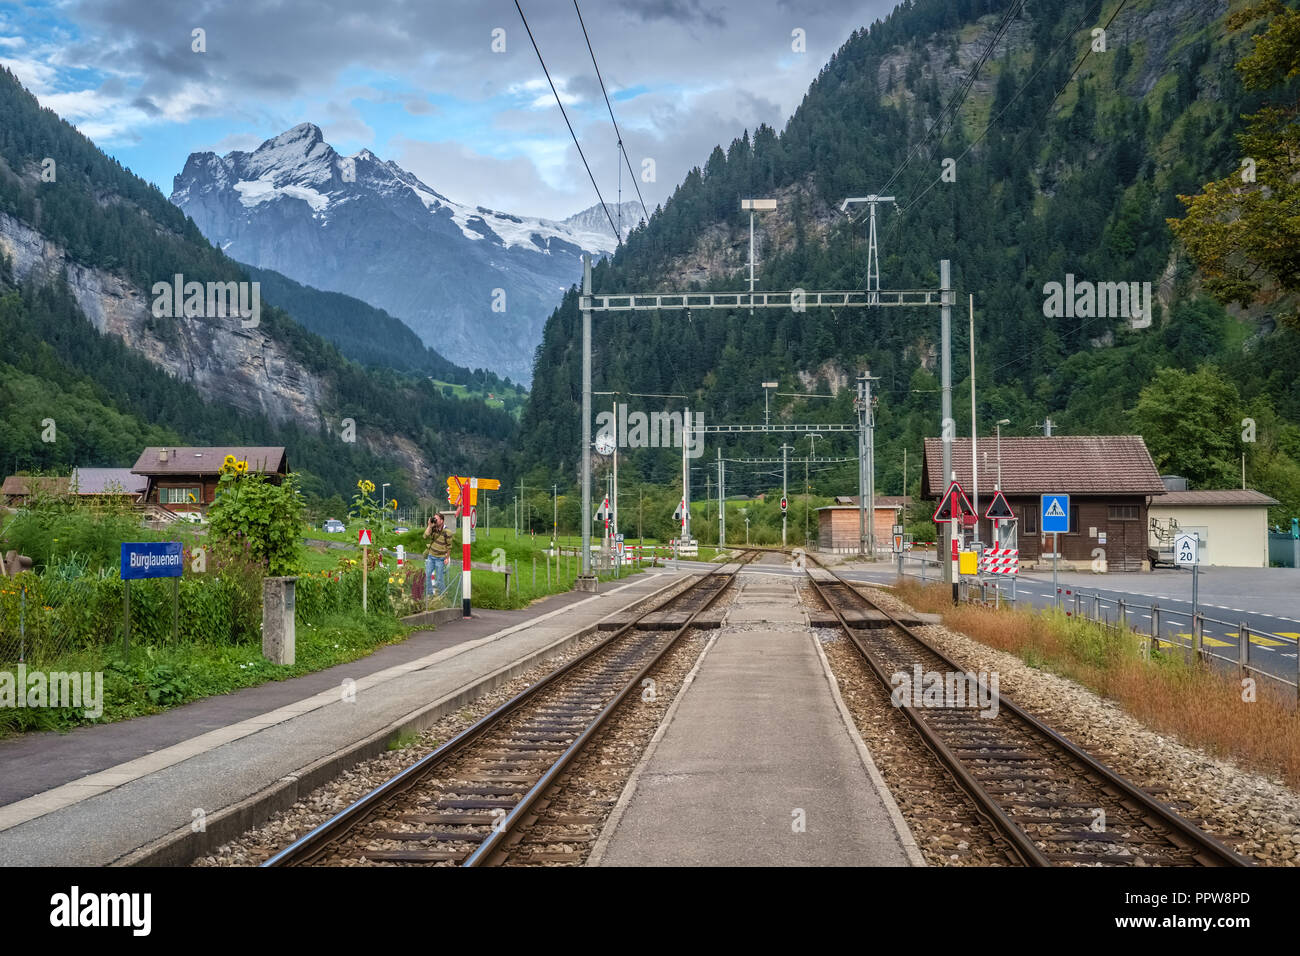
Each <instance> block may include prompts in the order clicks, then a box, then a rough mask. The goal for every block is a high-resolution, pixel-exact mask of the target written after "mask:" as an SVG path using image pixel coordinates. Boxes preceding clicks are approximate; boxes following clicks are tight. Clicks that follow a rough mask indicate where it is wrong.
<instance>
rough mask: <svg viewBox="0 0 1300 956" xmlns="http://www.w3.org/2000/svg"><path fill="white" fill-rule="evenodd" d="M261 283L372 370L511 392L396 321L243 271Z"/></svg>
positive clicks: (347, 300) (273, 276) (348, 299)
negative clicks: (430, 344)
mask: <svg viewBox="0 0 1300 956" xmlns="http://www.w3.org/2000/svg"><path fill="white" fill-rule="evenodd" d="M243 268H244V269H245V271H247V272H248V275H249V277H250V278H252V279H254V280H255V281H257V282H260V283H261V284H262V297H263V298H264V299H265V300H266V301H267V302H270V303H272V304H273V305H276V306H278V307H279V308H281V309H284V311H286V312H288V313H289V315H291V316H292V317H293V318H294V319H295V320H296V321H297V322H298V323H299V324H301V325H302V326H304V327H305V328H307V329H309V330H311V331H312V332H315V333H316V334H317V335H319V336H320V337H321V338H323V339H326V340H328V341H330V342H333V343H334V344H335V345H337V346H338V348H339V351H340V352H342V353H343V354H344V355H346V356H347V357H348V358H350V359H352V360H353V361H355V362H360V363H361V364H362V365H377V366H381V367H384V368H391V369H396V370H397V371H399V372H411V373H414V374H418V375H427V376H432V377H433V378H436V379H438V380H439V381H443V382H452V383H454V384H456V385H464V386H467V387H470V388H473V389H475V390H476V391H480V392H491V393H493V394H498V395H499V394H501V393H504V392H506V391H516V386H514V385H513V384H510V385H507V384H506V382H508V381H509V379H508V378H507V379H506V380H504V381H503V380H502V379H501V378H499V377H498V376H497V375H496V373H495V372H490V371H487V370H485V369H481V368H480V369H474V370H472V371H471V370H470V369H467V368H464V367H462V366H460V365H456V364H455V363H453V362H451V361H449V360H447V359H446V358H444V357H443V356H442V355H440V354H438V353H437V352H435V351H434V350H433V349H431V348H429V347H428V346H426V345H425V344H424V343H423V342H421V341H420V337H419V336H418V335H416V334H415V333H414V332H412V331H411V330H410V328H409V327H408V326H407V325H405V324H404V323H403V322H402V321H401V320H400V319H395V318H393V316H391V315H389V314H388V313H387V312H385V311H384V310H383V309H376V308H375V307H374V306H372V305H369V304H367V303H365V302H362V301H361V300H360V299H356V298H353V297H352V296H350V295H344V294H343V293H342V292H325V291H322V290H320V289H313V288H312V287H311V286H307V285H303V284H302V283H300V282H294V281H293V280H292V279H290V278H289V277H288V276H286V275H282V274H280V273H279V272H276V271H275V270H274V269H257V268H254V267H253V266H249V265H245V266H243Z"/></svg>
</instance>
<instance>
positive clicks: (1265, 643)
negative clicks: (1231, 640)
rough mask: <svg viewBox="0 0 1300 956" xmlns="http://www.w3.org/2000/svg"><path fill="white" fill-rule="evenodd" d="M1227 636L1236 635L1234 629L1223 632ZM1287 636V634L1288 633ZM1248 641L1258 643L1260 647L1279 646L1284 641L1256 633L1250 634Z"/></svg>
mask: <svg viewBox="0 0 1300 956" xmlns="http://www.w3.org/2000/svg"><path fill="white" fill-rule="evenodd" d="M1225 633H1227V635H1228V636H1229V637H1236V636H1237V632H1236V631H1227V632H1225ZM1288 636H1289V635H1288ZM1250 643H1252V644H1258V645H1259V646H1260V647H1281V646H1282V645H1283V644H1284V643H1286V642H1285V641H1275V640H1273V639H1272V638H1271V637H1260V636H1258V635H1257V634H1252V635H1250Z"/></svg>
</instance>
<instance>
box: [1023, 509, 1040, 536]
mask: <svg viewBox="0 0 1300 956" xmlns="http://www.w3.org/2000/svg"><path fill="white" fill-rule="evenodd" d="M1037 533H1038V505H1025V534H1037Z"/></svg>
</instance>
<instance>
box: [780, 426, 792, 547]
mask: <svg viewBox="0 0 1300 956" xmlns="http://www.w3.org/2000/svg"><path fill="white" fill-rule="evenodd" d="M792 451H794V447H793V446H791V445H787V444H785V442H782V443H781V500H782V501H784V502H785V503H786V506H787V507H788V506H789V504H790V498H789V496H788V495H787V494H786V472H787V467H786V466H787V464H788V463H789V459H788V458H787V455H788V453H789V452H792ZM781 547H783V548H784V547H785V511H784V510H782V512H781Z"/></svg>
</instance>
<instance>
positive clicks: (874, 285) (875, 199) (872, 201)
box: [840, 193, 894, 302]
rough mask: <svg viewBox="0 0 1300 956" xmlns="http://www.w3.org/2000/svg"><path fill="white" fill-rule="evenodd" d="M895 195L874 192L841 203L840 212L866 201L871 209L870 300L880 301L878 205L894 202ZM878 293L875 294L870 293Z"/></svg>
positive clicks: (868, 263)
mask: <svg viewBox="0 0 1300 956" xmlns="http://www.w3.org/2000/svg"><path fill="white" fill-rule="evenodd" d="M893 201H894V197H893V196H877V195H875V194H874V193H873V194H872V195H870V196H858V197H850V198H849V199H846V200H844V202H842V203H840V212H843V213H847V212H848V211H849V206H852V205H856V204H857V203H866V205H867V207H868V208H869V209H870V210H871V212H870V222H871V225H870V227H869V228H868V231H867V292H868V293H869V294H868V297H867V301H868V302H877V301H879V293H880V253H879V251H878V250H877V248H876V206H877V205H879V204H880V203H882V202H893ZM872 292H874V293H876V294H875V295H874V296H873V295H870V293H872Z"/></svg>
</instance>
